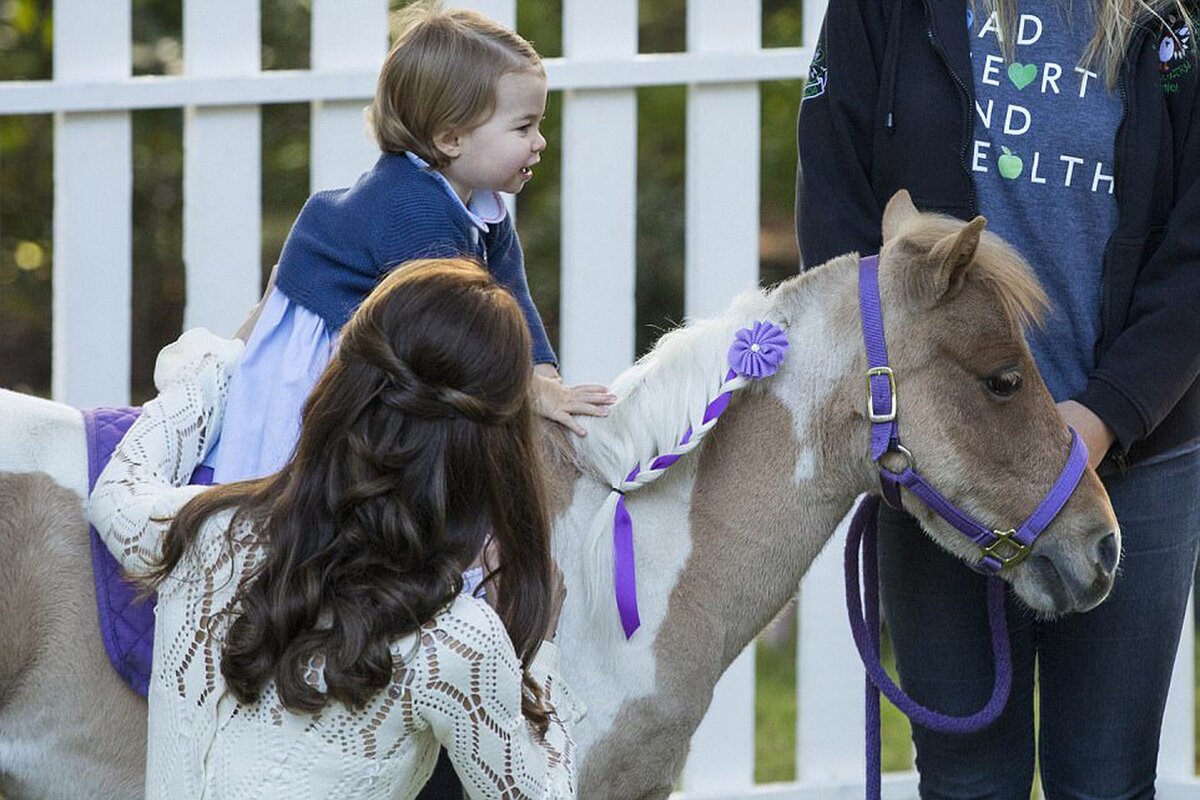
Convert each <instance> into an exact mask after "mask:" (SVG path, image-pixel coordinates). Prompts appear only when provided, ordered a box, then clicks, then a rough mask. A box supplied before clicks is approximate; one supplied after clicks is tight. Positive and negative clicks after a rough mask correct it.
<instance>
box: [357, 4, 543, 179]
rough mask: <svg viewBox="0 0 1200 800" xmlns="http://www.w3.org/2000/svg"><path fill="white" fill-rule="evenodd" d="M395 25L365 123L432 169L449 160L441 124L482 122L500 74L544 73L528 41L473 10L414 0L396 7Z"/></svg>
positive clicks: (386, 145) (384, 145)
mask: <svg viewBox="0 0 1200 800" xmlns="http://www.w3.org/2000/svg"><path fill="white" fill-rule="evenodd" d="M396 30H397V34H396V43H395V44H394V45H393V46H392V49H391V51H390V52H389V53H388V54H387V58H386V59H384V62H383V68H382V69H380V71H379V82H378V85H377V86H376V88H375V99H374V101H373V102H372V103H371V105H370V107H369V108H368V109H367V125H368V127H369V128H370V130H371V133H372V135H373V136H374V137H375V141H376V142H377V143H378V144H379V149H381V150H383V151H384V152H386V153H399V152H403V151H406V150H407V151H409V152H411V153H413V154H414V155H418V156H420V157H421V158H422V159H424V160H425V161H426V163H428V164H430V165H431V166H433V167H434V168H435V169H440V168H442V167H444V166H446V165H447V164H448V163H450V159H449V157H447V156H446V155H445V154H444V153H443V152H442V151H441V150H439V149H438V148H437V146H436V145H435V144H434V137H435V136H437V134H438V133H439V132H441V131H443V130H446V129H453V130H459V131H462V132H466V131H470V130H472V129H474V128H476V127H478V126H479V125H482V124H483V123H484V122H485V121H486V120H487V118H488V117H489V116H491V114H492V111H494V110H495V108H496V84H497V83H498V82H499V80H500V76H501V75H504V74H506V73H510V72H523V71H532V72H536V73H538V74H540V75H545V69H544V67H543V66H542V58H541V56H539V55H538V53H537V51H536V50H534V49H533V45H531V44H530V43H529V42H527V41H526V40H525V39H523V38H522V37H520V36H518V35H517V34H516V33H514V32H513V31H511V30H509V29H508V28H505V27H504V26H503V25H500V24H498V23H496V22H493V21H492V20H490V19H488V18H487V17H485V16H483V15H482V14H479V13H477V12H475V11H468V10H466V9H444V8H442V5H441V3H440V2H437V0H417V2H415V3H411V4H410V5H408V6H406V7H405V8H404V9H403V10H402V11H400V12H398V14H397V16H396Z"/></svg>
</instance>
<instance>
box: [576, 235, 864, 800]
mask: <svg viewBox="0 0 1200 800" xmlns="http://www.w3.org/2000/svg"><path fill="white" fill-rule="evenodd" d="M843 261H844V263H838V262H843ZM855 263H857V260H856V259H853V258H851V259H849V260H842V259H839V260H837V262H831V263H830V264H829V265H827V266H825V267H822V268H819V269H817V270H814V271H812V272H810V273H808V274H806V275H804V276H800V277H797V278H794V279H792V280H790V281H788V282H786V283H784V284H783V285H781V286H780V287H779V288H778V289H776V290H775V291H774V292H773V293H772V294H771V295H770V296H769V298H768V300H769V303H768V305H767V306H766V307H764V310H765V311H766V313H767V314H768V316H769V317H770V318H771V319H774V320H777V321H779V322H782V323H783V324H784V325H786V326H787V329H788V337H789V341H790V343H791V347H790V350H789V352H788V356H787V360H786V361H785V364H784V367H783V368H782V369H781V370H780V372H779V373H778V374H777V375H776V376H774V377H773V378H771V379H770V380H768V381H765V382H763V383H762V384H754V385H752V386H750V387H748V388H746V389H743V390H741V391H740V392H739V393H738V396H737V397H736V398H735V401H734V402H733V403H732V404H731V405H730V407H729V409H728V410H727V411H726V412H725V414H724V416H722V418H721V421H720V422H719V423H718V424H717V425H716V426H715V427H714V428H713V430H712V432H711V433H710V434H709V435H708V438H707V440H706V441H705V443H704V445H703V446H702V447H701V448H700V449H699V450H698V451H697V452H695V453H693V454H691V455H689V456H688V457H687V458H685V459H683V460H682V461H680V462H679V463H678V464H676V465H675V466H674V467H672V468H671V469H670V470H669V471H668V472H667V473H666V474H664V475H663V477H661V478H660V479H659V480H658V481H656V482H654V483H652V484H649V485H648V486H646V487H643V488H642V489H639V490H638V491H636V492H633V493H631V494H630V495H629V497H628V498H627V505H628V508H629V512H630V515H631V517H632V518H633V520H634V527H635V531H636V533H635V536H634V540H635V547H636V549H637V590H638V597H639V605H640V611H641V617H642V628H641V629H640V630H639V631H638V632H637V633H636V634H635V635H634V637H633V638H632V639H631V640H629V641H625V640H624V637H623V636H622V635H621V633H620V626H619V624H618V623H617V614H616V609H615V602H614V600H613V595H612V584H611V579H610V578H608V577H607V576H609V575H611V570H612V549H611V525H612V520H611V514H610V515H608V516H609V518H608V519H606V520H601V522H603V523H604V524H603V525H600V526H597V525H596V524H595V520H596V518H597V509H599V508H600V507H601V504H602V503H603V501H604V498H605V496H606V495H607V493H608V489H607V487H606V486H604V485H602V484H600V483H598V482H595V481H593V480H591V479H589V478H581V479H578V480H576V481H575V482H574V484H573V486H572V490H571V493H570V498H569V501H568V503H567V504H566V506H560V507H564V508H565V511H564V512H563V513H562V514H560V515H559V516H558V518H557V522H556V531H555V549H556V555H557V557H558V559H559V563H560V565H561V566H562V568H563V571H564V573H565V574H566V577H567V581H568V589H569V591H568V595H567V605H566V607H565V608H564V613H563V623H562V625H561V626H560V629H559V636H560V642H561V644H562V650H563V652H564V654H565V658H566V659H567V661H566V665H565V669H566V672H567V677H568V680H569V681H570V682H571V684H572V686H574V687H575V688H576V690H577V691H579V692H580V693H581V695H582V696H583V698H584V700H585V702H587V704H588V705H589V707H590V711H589V718H588V720H586V721H585V724H584V726H583V728H582V729H581V730H580V731H579V736H578V739H579V745H580V748H581V751H588V750H592V749H593V748H595V750H594V758H595V759H597V760H596V761H595V762H594V763H593V764H592V766H590V767H588V768H587V773H588V774H590V775H593V776H594V775H599V774H604V775H611V774H613V773H614V772H619V771H620V770H609V769H608V767H607V766H605V764H606V763H607V762H609V761H610V760H613V763H614V764H615V763H618V762H619V761H620V760H621V759H626V758H634V757H636V758H638V759H639V760H640V759H641V756H636V755H635V754H634V753H632V752H629V751H628V750H627V748H626V745H627V744H628V745H629V746H630V747H631V748H634V749H638V748H641V750H640V751H639V752H641V751H645V752H644V755H646V756H647V758H650V759H651V762H652V763H659V764H674V763H675V761H676V760H677V759H678V758H680V757H681V754H680V752H676V751H675V749H672V748H674V747H675V746H676V745H678V747H681V748H682V747H685V746H686V739H687V736H690V734H691V731H692V730H694V728H695V725H696V724H698V723H699V720H700V717H701V716H702V715H703V712H704V709H705V708H706V707H707V702H708V701H707V698H708V697H709V696H710V692H711V689H712V687H713V685H715V683H716V681H717V678H718V677H719V676H720V674H721V673H722V672H723V671H724V670H725V669H726V668H727V667H728V665H729V663H730V662H731V661H732V660H733V658H735V657H736V656H737V654H738V653H739V652H740V651H741V650H742V648H743V647H744V646H745V645H746V644H747V643H748V642H749V641H750V640H751V639H752V637H753V636H754V635H755V634H756V633H757V632H758V631H759V630H760V629H761V628H762V627H763V626H764V625H765V624H766V622H768V621H769V620H770V619H771V618H772V617H773V616H774V615H775V614H776V613H777V612H778V611H779V609H780V608H781V607H782V606H783V605H784V603H786V602H787V600H788V599H789V598H790V597H791V596H792V595H793V594H794V592H795V591H796V588H797V586H798V585H799V581H800V577H801V576H802V575H803V573H804V571H805V570H806V569H807V568H808V566H809V564H810V563H811V561H812V559H813V558H814V557H815V556H816V554H817V553H818V552H819V551H820V549H821V547H822V546H823V545H824V544H825V542H826V541H827V539H828V537H829V535H830V534H831V533H832V532H833V530H834V528H835V527H836V525H837V523H838V521H839V520H840V519H841V518H842V517H843V516H844V515H845V513H846V512H847V511H848V510H849V508H850V506H851V504H852V503H853V500H854V498H855V496H856V495H857V494H858V493H859V492H860V491H863V490H864V488H865V487H866V486H868V485H869V481H870V471H869V470H868V469H866V468H865V465H866V462H867V457H866V453H867V429H866V425H865V422H864V421H863V420H862V413H861V408H860V407H861V404H862V398H861V391H862V389H861V384H862V378H861V374H862V372H861V371H862V368H863V364H864V363H865V358H864V357H863V356H862V354H861V350H862V345H861V343H860V338H861V335H860V334H859V332H858V327H859V325H860V323H859V316H858V311H857V289H856V287H857V280H856V279H857V273H856V271H855V270H854V269H853V265H854V264H855ZM646 379H647V380H653V379H654V376H653V375H647V376H646ZM597 530H599V531H600V533H601V535H600V536H596V535H595V532H596V531H597ZM597 556H599V557H597ZM597 590H598V591H599V594H596V592H597ZM668 701H669V702H668ZM668 730H669V731H670V732H671V735H669V736H667V735H664V733H665V732H666V731H668ZM681 733H682V734H685V735H684V736H683V737H682V739H681V738H680V734H681ZM656 734H657V735H656ZM654 741H658V742H660V743H664V744H663V747H662V748H659V750H661V751H662V752H658V751H657V750H656V751H655V752H654V753H649V751H647V750H646V748H647V747H648V745H647V742H654ZM632 742H636V744H631V743H632ZM680 742H682V744H680ZM672 743H673V744H672ZM668 745H669V746H668ZM655 747H657V745H655ZM663 748H666V749H663ZM651 749H653V748H651ZM668 751H669V752H668ZM625 788H629V787H625ZM590 789H591V790H597V793H598V794H605V792H615V793H616V794H623V793H625V791H624V788H621V789H618V788H616V787H611V786H610V787H605V788H604V790H603V791H599V787H596V786H591V787H590ZM633 796H638V795H637V794H636V793H635V794H633Z"/></svg>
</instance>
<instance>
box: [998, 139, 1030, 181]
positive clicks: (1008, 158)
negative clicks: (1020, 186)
mask: <svg viewBox="0 0 1200 800" xmlns="http://www.w3.org/2000/svg"><path fill="white" fill-rule="evenodd" d="M1000 149H1001V150H1003V151H1004V155H1002V156H1000V157H999V158H997V159H996V166H997V168H999V170H1000V174H1001V175H1003V176H1004V177H1005V178H1008V179H1009V180H1012V179H1013V178H1017V177H1020V175H1021V170H1023V169H1024V168H1025V164H1024V162H1022V161H1021V159H1020V158H1019V157H1018V156H1014V155H1013V154H1012V151H1011V150H1009V149H1008V148H1007V147H1005V146H1004V145H1001V146H1000Z"/></svg>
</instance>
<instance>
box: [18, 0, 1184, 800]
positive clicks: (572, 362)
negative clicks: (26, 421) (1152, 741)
mask: <svg viewBox="0 0 1200 800" xmlns="http://www.w3.org/2000/svg"><path fill="white" fill-rule="evenodd" d="M460 4H461V5H465V6H471V7H474V8H476V9H478V10H480V11H483V12H484V13H486V14H488V15H490V16H492V17H493V18H495V19H497V20H499V21H501V22H503V23H505V24H508V25H510V26H511V25H513V24H514V22H515V21H516V3H515V0H474V2H461V3H460ZM804 5H805V7H804V12H803V19H804V31H805V37H806V41H805V42H804V43H803V44H802V45H801V46H799V47H789V48H773V49H762V48H761V44H760V40H761V19H762V15H761V3H760V2H757V0H688V2H687V51H686V52H683V53H671V54H659V55H639V54H638V53H637V24H638V16H637V15H638V0H563V43H564V48H563V49H564V54H565V55H564V57H563V58H556V59H549V60H548V61H547V73H548V76H549V81H550V85H551V88H553V89H560V90H563V92H564V94H563V101H562V102H563V140H562V141H561V142H559V143H555V146H556V147H559V148H561V150H562V152H563V169H562V194H563V196H562V309H561V311H562V313H561V318H562V328H561V348H560V349H561V356H562V360H563V365H564V370H565V372H566V373H567V375H568V376H575V377H576V378H583V377H589V378H591V377H599V378H604V377H608V376H612V375H615V374H616V373H617V372H618V371H620V370H621V369H623V368H624V367H626V366H627V365H628V364H629V363H630V361H631V359H632V358H633V356H634V279H635V274H636V271H635V263H634V261H635V233H636V230H635V229H636V217H635V209H636V192H637V181H636V165H637V116H636V114H637V107H636V103H637V99H636V89H637V88H638V87H642V86H658V85H686V86H687V87H688V103H687V106H688V112H687V124H686V131H687V159H686V170H687V172H686V186H687V189H686V210H685V218H686V239H685V246H686V272H685V304H686V312H687V313H688V314H706V313H709V312H712V311H714V310H716V309H719V308H721V307H723V306H724V305H725V304H726V302H727V301H728V299H729V298H730V296H731V295H733V294H734V293H736V292H737V291H740V290H742V289H744V288H746V287H749V286H752V285H754V284H755V283H756V281H757V279H758V235H759V178H758V176H759V172H760V168H759V161H760V158H759V87H758V84H759V83H760V82H762V81H767V80H776V79H782V78H800V77H803V75H804V72H805V70H806V67H807V64H808V62H809V58H810V55H811V48H812V44H813V38H814V37H815V35H816V33H817V31H818V30H819V27H820V20H821V16H822V14H823V6H824V3H823V0H810V2H806V3H805V4H804ZM130 13H131V7H130V0H106V2H104V3H97V2H95V0H55V2H54V31H55V37H56V41H55V49H54V80H52V81H43V82H6V83H0V115H13V114H30V113H53V114H55V115H56V116H55V155H54V169H55V209H54V246H55V263H54V268H55V275H54V295H53V297H54V300H53V305H54V308H53V353H54V357H53V393H54V396H55V397H56V398H57V399H59V400H62V401H65V402H68V403H72V404H74V405H79V406H88V405H103V404H120V403H124V402H127V401H128V399H129V398H128V391H129V390H128V386H129V374H130V317H129V315H128V314H124V315H122V314H116V315H114V314H113V313H111V310H112V309H119V308H126V309H128V308H130V307H131V263H130V261H131V242H130V238H131V219H130V205H131V203H130V200H131V180H132V165H131V160H130V145H131V133H130V112H131V111H133V110H137V109H145V108H161V107H174V108H182V109H185V114H186V116H185V119H186V124H185V160H184V182H185V193H184V194H185V202H184V260H185V268H186V275H187V297H188V306H187V309H186V312H185V324H186V325H194V324H205V325H208V326H210V327H213V328H215V329H217V330H231V329H232V328H233V327H235V326H236V323H237V322H238V321H239V319H240V316H241V315H242V314H243V313H244V310H245V309H246V308H247V307H248V306H249V305H250V304H251V303H252V301H253V300H254V299H255V296H256V294H257V292H258V276H259V274H260V268H259V258H260V256H259V247H260V226H259V220H260V210H261V198H260V189H259V186H260V173H261V153H260V152H259V151H260V126H261V122H260V118H261V107H262V106H264V105H269V104H274V103H291V102H308V103H310V104H311V108H312V112H311V113H312V132H311V137H312V142H311V144H312V148H311V176H312V177H311V184H312V189H314V190H315V189H319V188H324V187H328V186H335V185H345V184H347V183H349V182H351V181H352V180H353V178H354V177H355V176H356V175H357V174H358V173H359V172H360V171H362V170H363V169H364V168H365V167H366V166H368V165H369V164H370V162H371V160H372V159H373V157H374V156H373V148H372V145H371V144H370V143H369V142H368V141H367V140H366V138H365V136H364V135H363V131H362V119H361V109H362V106H363V105H364V102H365V100H366V99H367V98H369V97H370V96H371V94H372V93H373V91H374V83H375V76H376V72H377V69H378V66H379V63H380V62H381V60H382V56H383V54H384V52H385V49H386V44H387V2H386V0H312V58H311V64H312V69H311V70H309V71H287V72H270V73H263V72H261V71H260V67H259V60H260V58H259V50H260V42H259V36H258V31H259V14H260V9H259V3H258V0H184V48H185V55H186V71H185V74H183V75H180V76H163V77H140V78H133V77H131V76H130V73H131V30H130ZM98 308H104V309H105V310H106V312H105V313H104V314H98V313H96V309H98ZM599 330H603V331H604V332H605V335H604V336H598V335H596V331H599ZM839 538H840V537H839ZM838 550H839V546H838V543H837V542H836V541H835V543H834V544H832V545H831V546H830V548H829V549H828V550H827V551H826V553H825V554H824V555H823V556H822V557H821V558H820V559H819V560H818V563H817V564H816V565H814V568H813V569H812V571H811V572H810V573H809V575H808V576H807V577H806V578H805V582H804V586H803V590H802V592H801V601H800V613H799V615H798V641H799V645H798V686H797V690H798V691H797V694H798V697H799V701H798V724H797V773H798V781H797V782H796V783H792V784H786V785H772V786H760V787H755V786H754V785H753V771H754V702H753V700H754V652H753V648H751V649H749V650H747V652H746V653H745V654H743V656H742V657H741V658H740V659H738V661H737V662H735V664H734V666H733V668H732V669H731V670H730V672H729V673H728V674H727V675H726V676H725V678H724V679H723V680H722V681H721V684H720V685H719V686H718V691H717V694H716V697H715V699H714V702H713V707H712V710H711V712H710V715H709V717H708V719H706V720H705V722H704V724H703V725H702V726H701V728H700V730H699V731H698V732H697V734H696V736H695V738H694V740H693V749H692V754H691V758H690V760H689V761H688V764H687V767H686V770H685V773H684V790H685V792H686V797H687V798H693V797H720V798H725V799H726V800H735V798H768V797H769V798H779V800H784V799H785V798H806V799H807V798H831V799H832V798H850V797H860V796H862V777H861V776H862V771H863V756H862V731H861V729H862V708H861V704H862V689H861V679H860V678H859V675H860V674H861V673H860V670H859V668H858V666H857V660H856V656H855V655H854V652H853V649H852V646H851V644H850V640H849V636H848V630H847V628H846V624H845V622H844V611H843V606H842V604H841V599H840V598H841V592H842V589H841V582H840V580H841V579H840V572H839V568H838V562H837V559H838V552H837V551H838ZM1186 630H1187V631H1188V632H1189V635H1188V636H1187V637H1185V646H1184V647H1183V648H1182V653H1181V657H1180V660H1179V665H1178V668H1177V679H1176V681H1175V685H1174V689H1173V691H1172V695H1171V700H1170V707H1169V712H1168V716H1167V723H1166V727H1165V730H1164V735H1163V749H1162V756H1161V759H1160V772H1159V774H1160V786H1159V790H1160V792H1161V794H1162V796H1164V797H1184V796H1190V797H1197V796H1200V790H1197V789H1196V788H1195V787H1196V784H1195V778H1194V770H1193V752H1194V746H1193V735H1192V728H1193V711H1192V663H1191V661H1192V659H1191V653H1192V648H1191V637H1190V631H1191V630H1192V623H1191V619H1190V616H1189V619H1188V622H1187V628H1186ZM885 795H886V796H889V797H915V796H916V781H915V778H914V777H913V776H912V775H911V774H907V775H897V776H889V777H888V780H887V782H886V785H885Z"/></svg>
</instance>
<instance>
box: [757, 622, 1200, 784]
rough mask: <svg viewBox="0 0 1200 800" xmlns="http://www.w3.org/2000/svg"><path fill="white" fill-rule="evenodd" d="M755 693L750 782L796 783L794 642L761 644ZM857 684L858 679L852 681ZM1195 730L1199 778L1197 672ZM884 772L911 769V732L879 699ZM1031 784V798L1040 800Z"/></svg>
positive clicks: (1197, 643) (1199, 651)
mask: <svg viewBox="0 0 1200 800" xmlns="http://www.w3.org/2000/svg"><path fill="white" fill-rule="evenodd" d="M884 642H885V646H884V652H883V659H884V665H885V666H886V667H887V669H888V671H889V672H891V673H892V674H893V677H894V675H895V670H894V667H893V665H892V657H891V651H890V648H888V647H887V645H886V642H887V638H886V637H884ZM1192 647H1193V653H1194V654H1195V663H1196V664H1200V636H1196V637H1194V641H1193V644H1192ZM755 671H756V677H757V681H758V683H757V686H758V688H757V691H756V692H755V698H754V721H755V742H754V751H755V752H754V782H755V783H779V782H790V781H794V780H796V641H795V636H794V635H793V636H790V637H786V638H785V639H784V641H783V642H782V643H781V644H780V646H771V645H768V644H766V643H765V642H764V641H763V640H761V639H760V640H759V642H758V645H757V653H756V660H755ZM853 679H858V676H853ZM1194 686H1195V693H1194V698H1193V702H1194V704H1195V714H1194V724H1195V741H1196V743H1197V749H1196V756H1195V765H1196V772H1197V773H1198V774H1200V671H1198V672H1197V678H1196V680H1195V683H1194ZM882 712H883V713H882V719H883V725H882V728H883V730H882V734H883V750H882V758H883V769H884V771H885V772H895V771H906V770H909V769H912V747H911V744H910V738H909V737H910V735H911V728H910V727H909V724H908V719H907V718H905V716H904V715H903V714H901V713H900V711H899V710H898V709H897V708H896V707H895V706H893V705H892V704H891V703H890V702H888V700H887V698H884V699H883V705H882ZM1038 794H1039V791H1038V786H1037V783H1036V778H1035V785H1034V796H1035V797H1036V796H1038Z"/></svg>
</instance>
